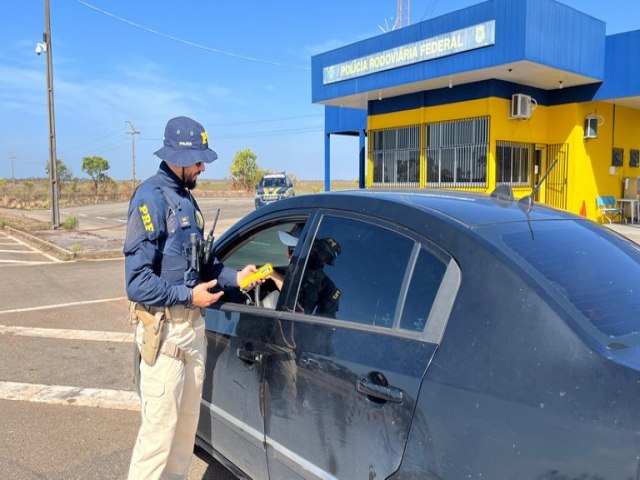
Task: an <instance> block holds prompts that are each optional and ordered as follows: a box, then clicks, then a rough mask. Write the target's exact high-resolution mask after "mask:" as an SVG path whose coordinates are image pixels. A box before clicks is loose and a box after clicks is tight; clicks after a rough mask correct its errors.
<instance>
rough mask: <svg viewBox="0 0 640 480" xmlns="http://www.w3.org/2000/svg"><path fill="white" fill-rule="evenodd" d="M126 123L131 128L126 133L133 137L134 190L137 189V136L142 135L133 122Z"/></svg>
mask: <svg viewBox="0 0 640 480" xmlns="http://www.w3.org/2000/svg"><path fill="white" fill-rule="evenodd" d="M124 123H128V124H129V126H130V127H131V131H130V132H125V133H128V134H129V135H131V162H132V164H133V190H134V191H135V189H136V140H135V138H136V137H135V135H140V132H139V131H138V130H136V127H134V126H133V120H125V121H124Z"/></svg>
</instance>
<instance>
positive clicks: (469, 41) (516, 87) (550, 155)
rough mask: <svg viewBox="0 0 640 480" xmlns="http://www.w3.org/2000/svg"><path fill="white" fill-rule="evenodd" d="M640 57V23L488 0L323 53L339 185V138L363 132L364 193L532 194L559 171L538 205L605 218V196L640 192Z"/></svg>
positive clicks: (540, 1) (316, 69) (531, 0)
mask: <svg viewBox="0 0 640 480" xmlns="http://www.w3.org/2000/svg"><path fill="white" fill-rule="evenodd" d="M638 59H640V30H637V31H632V32H626V33H621V34H617V35H606V24H605V23H604V22H603V21H601V20H598V19H596V18H593V17H591V16H589V15H587V14H585V13H582V12H580V11H577V10H575V9H573V8H570V7H568V6H566V5H564V4H562V3H560V2H557V1H554V0H489V1H486V2H484V3H479V4H477V5H474V6H472V7H469V8H465V9H463V10H459V11H456V12H453V13H450V14H447V15H443V16H441V17H437V18H433V19H431V20H426V21H423V22H420V23H416V24H413V25H410V26H407V27H405V28H401V29H398V30H395V31H392V32H389V33H385V34H382V35H379V36H376V37H374V38H370V39H367V40H363V41H360V42H357V43H354V44H351V45H346V46H344V47H342V48H338V49H336V50H332V51H329V52H326V53H322V54H319V55H316V56H314V57H313V58H312V99H313V102H314V103H317V104H321V105H325V186H326V189H327V190H328V189H329V188H328V187H329V178H330V166H331V158H330V145H331V138H332V136H333V135H354V136H358V137H359V146H360V155H359V172H360V174H359V182H360V187H361V188H411V189H423V188H436V189H457V190H467V191H476V192H484V193H490V192H491V191H493V190H494V189H495V188H496V187H497V186H499V185H508V186H510V187H511V188H512V190H513V193H514V195H515V197H522V196H525V195H528V194H531V193H532V189H533V187H534V186H535V185H536V184H537V183H538V182H539V181H540V180H541V178H542V177H543V176H544V174H545V173H546V172H547V171H549V173H548V176H547V177H546V180H545V181H544V182H543V183H542V185H541V187H540V188H539V189H538V190H537V191H536V192H535V199H536V201H538V202H540V203H544V204H547V205H549V206H553V207H556V208H560V209H564V210H568V211H571V212H574V213H579V214H582V215H585V216H587V217H589V218H592V219H598V220H602V212H601V210H600V209H599V208H598V206H597V202H596V199H597V198H598V197H603V196H611V197H614V198H624V197H627V198H634V199H635V198H637V194H638V193H639V192H638V179H637V177H640V61H638ZM354 161H355V160H354ZM551 167H553V168H551ZM628 213H629V212H627V214H628Z"/></svg>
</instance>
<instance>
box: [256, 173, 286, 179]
mask: <svg viewBox="0 0 640 480" xmlns="http://www.w3.org/2000/svg"><path fill="white" fill-rule="evenodd" d="M286 176H287V174H286V173H284V172H281V173H267V174H265V175H263V177H262V178H280V177H286Z"/></svg>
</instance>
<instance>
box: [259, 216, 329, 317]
mask: <svg viewBox="0 0 640 480" xmlns="http://www.w3.org/2000/svg"><path fill="white" fill-rule="evenodd" d="M303 227H304V224H301V223H298V224H296V225H294V226H293V228H292V229H291V230H290V231H289V232H283V231H279V232H278V236H279V237H280V241H281V242H282V243H283V244H285V245H286V246H287V258H288V259H289V261H291V257H292V255H293V252H294V250H295V248H296V245H297V244H298V239H299V238H300V234H301V233H302V229H303ZM338 255H340V244H339V243H338V242H337V241H336V240H335V239H333V238H331V237H325V238H319V239H316V240H315V241H314V242H313V247H312V248H311V252H310V254H309V261H308V263H307V268H306V271H305V274H304V278H303V279H302V287H301V288H300V295H299V297H298V302H297V304H296V311H298V312H301V313H308V314H310V315H313V314H315V315H319V316H323V317H330V318H335V316H336V312H337V311H338V308H339V300H340V295H341V292H340V290H339V289H338V288H337V287H336V285H335V284H334V283H333V280H331V279H330V278H329V277H328V276H327V274H326V273H325V272H324V266H325V265H333V262H334V261H335V259H336V258H338ZM269 278H271V279H272V280H273V282H274V283H275V285H276V288H277V290H275V291H273V292H271V293H269V294H268V295H267V296H266V297H265V298H264V299H263V301H262V305H263V306H265V307H267V308H273V309H275V308H276V304H277V302H278V297H279V296H280V291H281V290H282V285H283V283H284V275H282V274H281V273H279V272H277V271H274V272H273V273H272V274H271V276H270V277H269Z"/></svg>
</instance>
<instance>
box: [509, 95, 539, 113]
mask: <svg viewBox="0 0 640 480" xmlns="http://www.w3.org/2000/svg"><path fill="white" fill-rule="evenodd" d="M537 106H538V103H537V102H536V101H535V99H533V98H531V95H525V94H524V93H514V94H513V95H512V96H511V105H510V106H509V119H526V118H531V112H533V111H534V110H535V109H536V107H537Z"/></svg>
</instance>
